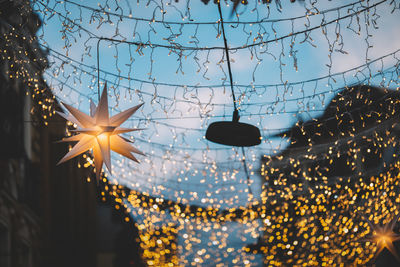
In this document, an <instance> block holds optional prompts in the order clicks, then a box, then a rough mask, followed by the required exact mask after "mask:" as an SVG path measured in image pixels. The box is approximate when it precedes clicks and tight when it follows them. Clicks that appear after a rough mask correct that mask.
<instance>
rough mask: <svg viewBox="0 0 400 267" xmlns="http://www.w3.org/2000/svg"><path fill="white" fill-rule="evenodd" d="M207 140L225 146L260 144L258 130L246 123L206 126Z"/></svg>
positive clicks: (219, 122) (214, 123) (220, 122)
mask: <svg viewBox="0 0 400 267" xmlns="http://www.w3.org/2000/svg"><path fill="white" fill-rule="evenodd" d="M206 138H207V140H209V141H211V142H214V143H218V144H221V145H227V146H256V145H259V144H260V143H261V134H260V130H259V129H258V128H257V127H255V126H253V125H251V124H247V123H241V122H234V121H217V122H213V123H211V124H210V126H208V129H207V132H206Z"/></svg>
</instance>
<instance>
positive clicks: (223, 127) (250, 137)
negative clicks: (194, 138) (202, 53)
mask: <svg viewBox="0 0 400 267" xmlns="http://www.w3.org/2000/svg"><path fill="white" fill-rule="evenodd" d="M218 11H219V15H220V18H221V28H222V36H223V38H224V45H225V54H226V60H227V62H228V71H229V79H230V86H231V91H232V98H233V106H234V111H233V118H232V121H217V122H213V123H211V124H210V126H208V128H207V131H206V139H207V140H209V141H211V142H214V143H218V144H221V145H227V146H239V147H244V146H256V145H259V144H260V143H261V134H260V130H259V129H258V128H257V127H256V126H254V125H251V124H247V123H243V122H239V118H240V116H239V111H238V109H237V107H236V98H235V92H234V90H233V79H232V69H231V63H230V60H229V51H228V44H227V41H226V36H225V29H224V21H223V18H222V12H221V5H220V3H219V2H218Z"/></svg>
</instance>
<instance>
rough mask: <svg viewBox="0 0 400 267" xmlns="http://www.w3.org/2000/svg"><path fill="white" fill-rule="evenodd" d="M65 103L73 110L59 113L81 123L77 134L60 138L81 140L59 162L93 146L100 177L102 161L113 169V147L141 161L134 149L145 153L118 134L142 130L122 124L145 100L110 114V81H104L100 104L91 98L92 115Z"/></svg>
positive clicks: (97, 176)
mask: <svg viewBox="0 0 400 267" xmlns="http://www.w3.org/2000/svg"><path fill="white" fill-rule="evenodd" d="M62 104H63V106H64V107H65V108H66V109H67V110H68V111H69V112H70V114H69V115H68V114H64V113H61V112H57V113H58V114H59V115H60V116H62V117H63V118H65V119H66V120H69V121H70V122H72V123H75V124H76V125H78V129H77V130H72V131H71V132H76V133H77V134H76V135H73V136H71V137H67V138H64V139H63V140H61V142H78V143H77V144H76V145H75V146H74V147H73V148H72V149H71V150H70V151H69V152H68V153H67V154H66V155H65V156H64V157H63V158H62V159H61V160H60V162H58V164H61V163H63V162H65V161H67V160H69V159H72V158H74V157H76V156H78V155H80V154H82V153H84V152H85V151H87V150H89V149H92V150H93V156H94V164H95V168H96V178H97V181H98V180H99V178H100V173H101V168H102V166H103V162H104V163H105V164H106V166H107V169H108V170H109V171H110V173H111V157H110V149H111V150H113V151H115V152H117V153H119V154H121V155H123V156H125V157H127V158H129V159H131V160H134V161H136V162H138V163H139V161H138V160H137V159H136V158H135V157H134V156H133V155H132V154H131V152H133V153H136V154H140V155H144V154H143V153H142V152H141V151H139V150H138V149H136V148H134V147H133V146H131V145H130V144H129V142H130V141H129V140H128V139H126V138H124V137H122V136H119V135H118V134H121V133H127V132H132V131H138V130H142V129H130V128H122V127H119V126H120V125H121V124H122V123H123V122H124V121H126V120H127V119H128V118H129V117H130V116H132V115H133V114H134V113H135V112H136V111H137V110H138V109H139V108H140V107H141V106H142V105H143V104H140V105H137V106H135V107H132V108H130V109H127V110H125V111H123V112H121V113H119V114H117V115H114V116H112V117H111V118H110V117H109V114H108V98H107V84H105V85H104V89H103V92H102V94H101V98H100V102H99V106H98V107H97V108H96V105H95V104H94V103H93V102H92V101H91V100H90V116H89V115H87V114H85V113H83V112H81V111H79V110H78V109H76V108H74V107H72V106H70V105H68V104H65V103H62ZM58 164H57V165H58Z"/></svg>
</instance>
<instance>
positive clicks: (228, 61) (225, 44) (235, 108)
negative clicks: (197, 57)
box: [218, 1, 239, 120]
mask: <svg viewBox="0 0 400 267" xmlns="http://www.w3.org/2000/svg"><path fill="white" fill-rule="evenodd" d="M218 12H219V17H220V21H221V28H222V37H223V38H224V48H225V55H226V61H227V64H228V73H229V82H230V86H231V91H232V99H233V107H234V117H235V113H238V109H237V106H236V97H235V91H234V90H233V78H232V68H231V61H230V59H229V49H228V42H227V40H226V34H225V28H224V19H223V17H222V11H221V1H218ZM236 115H237V119H238V120H239V115H238V114H236ZM234 119H235V118H234Z"/></svg>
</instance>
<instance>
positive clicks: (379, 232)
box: [364, 213, 400, 262]
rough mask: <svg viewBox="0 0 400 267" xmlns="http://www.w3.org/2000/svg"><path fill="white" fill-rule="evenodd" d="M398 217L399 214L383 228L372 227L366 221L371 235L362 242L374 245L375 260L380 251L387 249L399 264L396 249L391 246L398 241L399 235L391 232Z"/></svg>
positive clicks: (378, 226) (399, 260)
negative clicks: (375, 249)
mask: <svg viewBox="0 0 400 267" xmlns="http://www.w3.org/2000/svg"><path fill="white" fill-rule="evenodd" d="M399 217H400V213H399V215H397V216H396V217H395V218H394V219H392V221H390V222H389V223H387V224H385V225H383V226H380V225H373V224H372V223H371V222H370V221H369V220H368V223H369V225H370V227H371V232H372V234H371V236H369V237H368V238H367V239H366V240H364V241H369V242H374V243H376V246H377V251H376V254H375V258H376V257H378V255H379V254H380V253H381V252H382V250H384V249H385V248H387V249H388V250H389V251H390V253H392V255H393V256H394V257H395V258H396V259H397V261H398V262H400V257H399V255H398V254H397V252H396V248H395V247H394V245H393V242H395V241H398V240H400V234H397V233H395V232H394V231H393V230H394V227H395V226H396V223H397V221H398V219H399Z"/></svg>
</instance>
